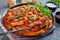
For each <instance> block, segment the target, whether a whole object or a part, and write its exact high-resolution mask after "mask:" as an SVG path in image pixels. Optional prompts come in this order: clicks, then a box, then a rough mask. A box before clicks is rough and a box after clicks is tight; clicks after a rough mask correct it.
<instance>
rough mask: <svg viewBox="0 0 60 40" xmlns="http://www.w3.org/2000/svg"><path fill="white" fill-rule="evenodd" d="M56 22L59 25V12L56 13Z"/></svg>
mask: <svg viewBox="0 0 60 40" xmlns="http://www.w3.org/2000/svg"><path fill="white" fill-rule="evenodd" d="M55 21H56V22H57V23H60V11H59V12H56V15H55Z"/></svg>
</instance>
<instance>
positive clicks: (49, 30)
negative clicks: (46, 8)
mask: <svg viewBox="0 0 60 40" xmlns="http://www.w3.org/2000/svg"><path fill="white" fill-rule="evenodd" d="M22 5H27V4H18V5H15V6H13V7H10V8H9V9H8V10H7V11H6V12H5V13H4V14H3V15H2V21H1V22H2V25H3V26H4V27H5V25H4V22H3V18H4V16H5V14H6V13H7V12H8V11H9V10H10V9H12V8H14V7H18V6H22ZM31 5H32V4H31ZM52 17H53V15H52ZM53 24H54V18H53V22H52V26H51V27H50V28H49V29H48V30H47V31H46V32H45V33H43V34H38V35H35V36H26V35H22V34H16V35H17V36H23V37H29V38H31V37H32V38H33V37H41V36H45V35H47V34H48V33H50V32H51V29H52V28H53ZM6 29H7V28H6ZM7 30H8V29H7ZM8 31H9V30H8ZM14 34H15V33H14Z"/></svg>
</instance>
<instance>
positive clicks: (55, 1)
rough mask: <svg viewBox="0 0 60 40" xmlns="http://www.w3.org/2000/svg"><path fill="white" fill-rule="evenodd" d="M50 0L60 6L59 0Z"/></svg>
mask: <svg viewBox="0 0 60 40" xmlns="http://www.w3.org/2000/svg"><path fill="white" fill-rule="evenodd" d="M51 2H54V3H56V4H57V5H58V6H60V0H51Z"/></svg>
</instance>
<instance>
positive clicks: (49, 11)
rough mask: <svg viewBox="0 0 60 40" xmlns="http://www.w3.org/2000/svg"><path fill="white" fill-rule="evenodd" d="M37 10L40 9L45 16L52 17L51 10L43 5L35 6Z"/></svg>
mask: <svg viewBox="0 0 60 40" xmlns="http://www.w3.org/2000/svg"><path fill="white" fill-rule="evenodd" d="M35 8H37V9H39V10H40V12H41V13H42V14H43V15H47V16H48V17H50V16H51V14H52V13H51V10H49V9H48V7H44V6H43V5H42V4H41V3H40V4H35Z"/></svg>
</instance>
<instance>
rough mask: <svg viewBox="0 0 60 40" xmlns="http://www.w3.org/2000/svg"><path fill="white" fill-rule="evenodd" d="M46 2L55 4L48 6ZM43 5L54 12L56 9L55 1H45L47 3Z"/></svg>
mask: <svg viewBox="0 0 60 40" xmlns="http://www.w3.org/2000/svg"><path fill="white" fill-rule="evenodd" d="M48 3H51V4H54V5H55V6H54V7H51V6H48V5H47V4H48ZM45 6H46V7H48V8H49V9H50V10H51V11H52V12H54V11H55V10H56V9H57V5H56V3H53V2H47V3H46V4H45Z"/></svg>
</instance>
